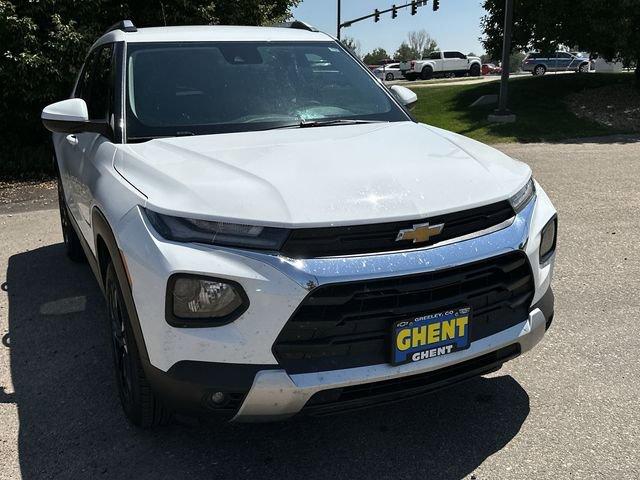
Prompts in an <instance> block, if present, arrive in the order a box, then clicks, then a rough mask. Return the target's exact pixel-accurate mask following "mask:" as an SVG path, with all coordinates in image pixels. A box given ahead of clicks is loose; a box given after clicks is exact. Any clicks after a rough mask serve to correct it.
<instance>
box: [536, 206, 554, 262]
mask: <svg viewBox="0 0 640 480" xmlns="http://www.w3.org/2000/svg"><path fill="white" fill-rule="evenodd" d="M557 231H558V217H557V216H554V217H553V218H552V219H551V220H549V222H547V224H546V225H545V226H544V228H543V229H542V233H541V235H540V263H544V262H546V261H547V260H548V259H549V257H551V255H553V252H554V251H555V249H556V237H557Z"/></svg>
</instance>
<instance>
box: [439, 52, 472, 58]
mask: <svg viewBox="0 0 640 480" xmlns="http://www.w3.org/2000/svg"><path fill="white" fill-rule="evenodd" d="M444 58H461V59H463V60H465V59H466V58H467V56H466V55H465V54H464V53H460V52H444Z"/></svg>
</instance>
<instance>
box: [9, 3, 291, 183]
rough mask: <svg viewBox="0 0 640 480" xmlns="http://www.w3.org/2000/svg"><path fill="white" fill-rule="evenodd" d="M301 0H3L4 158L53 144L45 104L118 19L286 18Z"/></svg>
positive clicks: (63, 90)
mask: <svg viewBox="0 0 640 480" xmlns="http://www.w3.org/2000/svg"><path fill="white" fill-rule="evenodd" d="M299 2H300V0H243V1H242V2H239V1H237V0H160V1H158V2H147V1H143V0H122V1H118V2H115V1H105V0H83V1H81V2H78V1H76V0H39V1H29V2H27V1H22V0H12V1H8V0H0V112H2V115H0V158H2V160H3V163H5V159H9V158H12V157H15V156H16V155H18V156H19V155H23V156H26V154H25V153H24V152H25V151H24V148H25V145H32V146H33V145H46V144H47V143H48V142H47V135H48V134H47V133H46V131H45V130H44V128H43V127H42V125H41V124H40V110H41V109H42V107H44V106H45V105H47V104H48V103H50V102H52V101H56V100H61V99H63V98H66V97H68V96H69V93H70V90H71V87H72V85H73V82H74V79H75V77H76V75H77V72H78V69H79V67H80V66H81V64H82V61H83V59H84V56H85V55H86V53H87V50H88V48H89V47H90V46H91V44H92V43H93V42H94V41H95V40H96V39H97V38H98V37H99V36H100V35H101V34H102V33H103V32H104V31H105V30H106V29H107V27H109V26H110V25H112V24H113V23H115V22H117V21H119V20H122V19H124V18H129V19H131V20H133V22H134V23H135V24H136V25H137V26H138V27H145V26H153V25H194V24H243V25H262V24H267V23H270V22H274V21H279V20H284V19H286V18H288V17H289V16H290V11H291V8H292V7H293V6H295V5H297V4H298V3H299ZM32 148H33V147H32ZM21 149H22V150H21ZM41 150H42V149H41ZM0 168H2V167H0ZM4 170H5V171H6V169H4Z"/></svg>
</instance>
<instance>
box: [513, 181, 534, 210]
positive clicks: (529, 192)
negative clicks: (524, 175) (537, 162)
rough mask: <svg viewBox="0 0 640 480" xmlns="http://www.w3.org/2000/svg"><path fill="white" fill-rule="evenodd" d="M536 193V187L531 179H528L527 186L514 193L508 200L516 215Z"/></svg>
mask: <svg viewBox="0 0 640 480" xmlns="http://www.w3.org/2000/svg"><path fill="white" fill-rule="evenodd" d="M535 193H536V187H535V185H534V183H533V178H530V179H529V181H528V182H527V184H526V185H525V186H524V187H522V188H521V189H520V190H519V191H518V193H516V194H515V195H514V196H513V197H511V198H510V199H509V202H510V203H511V206H512V207H513V209H514V210H515V212H516V213H519V212H520V211H522V209H523V208H524V207H526V206H527V204H528V203H529V200H531V199H532V198H533V196H534V195H535Z"/></svg>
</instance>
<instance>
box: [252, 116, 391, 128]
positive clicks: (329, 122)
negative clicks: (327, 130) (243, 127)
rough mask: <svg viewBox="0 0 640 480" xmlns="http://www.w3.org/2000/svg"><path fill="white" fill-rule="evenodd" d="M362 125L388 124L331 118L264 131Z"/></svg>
mask: <svg viewBox="0 0 640 480" xmlns="http://www.w3.org/2000/svg"><path fill="white" fill-rule="evenodd" d="M363 123H388V122H386V121H384V120H357V119H349V118H333V119H327V120H300V121H299V122H296V123H288V124H286V125H278V126H275V127H269V128H265V129H264V130H278V129H281V128H313V127H326V126H330V125H359V124H363Z"/></svg>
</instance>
